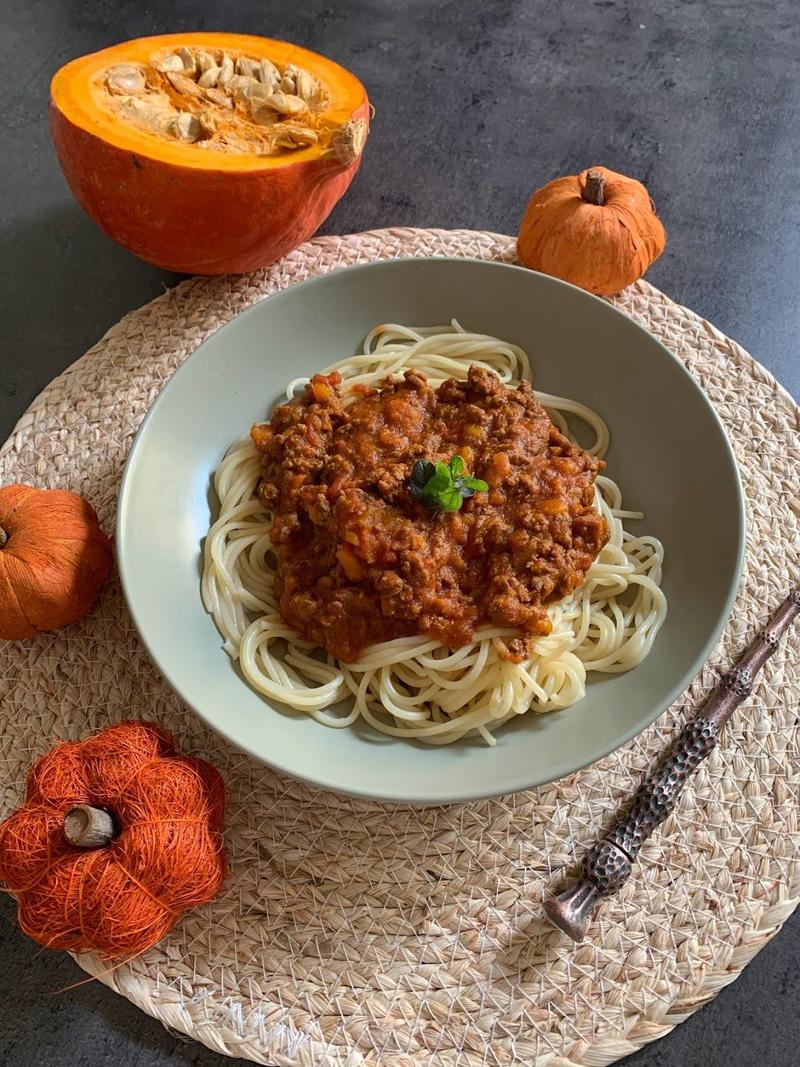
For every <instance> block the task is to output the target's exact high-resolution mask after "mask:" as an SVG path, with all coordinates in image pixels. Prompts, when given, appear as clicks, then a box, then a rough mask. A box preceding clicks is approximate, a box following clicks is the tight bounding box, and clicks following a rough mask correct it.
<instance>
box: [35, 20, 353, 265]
mask: <svg viewBox="0 0 800 1067" xmlns="http://www.w3.org/2000/svg"><path fill="white" fill-rule="evenodd" d="M50 121H51V129H52V134H53V141H54V143H55V147H56V152H57V154H58V158H59V161H60V163H61V166H62V168H63V170H64V174H65V175H66V178H67V181H68V182H69V185H70V188H71V189H72V192H73V193H74V194H75V197H76V199H77V200H78V203H79V204H80V205H81V206H82V207H83V209H84V210H85V211H86V212H87V213H88V214H89V215H90V216H91V217H92V218H93V219H94V220H95V222H97V223H98V225H99V226H101V227H102V229H103V230H105V232H106V233H107V234H109V235H110V236H111V237H113V238H114V239H115V240H116V241H118V242H119V243H120V244H121V245H123V246H124V247H125V248H127V249H129V250H130V251H131V252H134V253H135V254H136V255H137V256H141V257H142V258H143V259H146V260H148V261H149V262H150V263H154V264H155V265H156V266H158V267H163V268H166V269H167V270H173V271H180V272H184V273H190V274H226V273H229V272H232V273H241V272H244V271H250V270H255V269H256V268H258V267H262V266H264V265H265V264H267V263H271V262H273V261H274V260H276V259H278V258H279V257H280V256H282V255H284V254H285V253H287V252H289V251H291V250H292V249H293V248H296V247H297V245H299V244H300V243H301V242H302V241H305V240H306V239H307V238H309V237H310V236H311V235H312V234H313V233H314V232H315V231H316V230H317V229H318V228H319V226H320V225H321V224H322V222H323V221H324V220H325V219H326V218H327V216H328V215H329V213H330V211H331V209H332V208H333V206H334V204H335V203H336V202H337V200H339V198H340V197H341V196H342V194H343V193H344V192H345V190H346V189H347V187H348V186H349V184H350V182H351V181H352V179H353V176H354V174H355V172H356V170H357V169H358V165H359V162H360V159H361V151H362V149H363V146H364V141H365V140H366V136H367V132H368V123H369V102H368V100H367V94H366V91H365V90H364V87H363V85H362V84H361V82H360V81H359V80H358V79H357V78H356V77H355V76H354V75H352V74H350V73H349V72H348V71H346V70H345V69H344V68H342V67H340V66H339V65H338V64H336V63H334V62H333V61H332V60H330V59H326V58H325V57H324V56H321V55H318V54H317V53H315V52H309V51H308V50H306V49H304V48H299V47H298V46H297V45H293V44H288V43H287V42H285V41H275V40H271V39H270V38H267V37H253V36H249V35H244V34H231V33H182V34H169V35H166V36H158V37H142V38H139V39H137V40H134V41H126V42H124V43H123V44H118V45H115V46H113V47H112V48H106V49H104V50H103V51H101V52H95V53H93V54H92V55H88V56H83V57H81V58H80V59H75V60H73V61H72V62H71V63H67V64H66V66H64V67H62V68H61V69H60V70H59V71H58V72H57V73H56V75H55V77H54V78H53V81H52V84H51V101H50Z"/></svg>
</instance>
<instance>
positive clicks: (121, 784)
mask: <svg viewBox="0 0 800 1067" xmlns="http://www.w3.org/2000/svg"><path fill="white" fill-rule="evenodd" d="M224 806H225V789H224V785H223V782H222V778H221V777H220V775H219V773H218V771H216V770H215V769H214V767H212V766H211V765H210V764H209V763H206V762H205V761H203V760H201V759H194V758H192V757H189V756H181V755H178V754H177V753H176V750H175V744H174V741H173V739H172V737H171V736H170V735H169V734H168V733H167V731H166V730H163V729H161V728H160V727H159V726H156V725H155V724H154V723H146V722H123V723H120V724H119V725H118V726H112V727H109V728H108V729H106V730H102V731H100V733H97V734H94V735H93V736H92V737H88V738H86V740H84V741H75V742H64V743H62V744H60V745H57V746H56V747H55V748H54V749H53V750H52V751H51V752H49V753H47V755H45V756H43V757H42V758H41V759H40V760H39V761H38V763H36V765H35V766H34V767H33V769H32V770H31V772H30V774H29V775H28V792H27V798H26V801H25V805H24V806H23V807H21V808H19V809H18V810H17V811H15V812H14V813H13V814H12V815H11V816H10V817H9V818H8V819H6V821H5V822H4V823H2V824H0V881H2V882H4V883H5V884H6V886H7V888H8V889H9V890H10V891H11V892H12V893H13V894H14V895H15V896H16V897H17V900H18V902H19V924H20V927H21V928H22V930H23V931H24V932H25V933H26V934H27V935H28V936H29V937H32V938H33V939H34V940H35V941H37V942H39V944H41V945H45V946H46V947H48V948H60V949H66V950H67V951H69V952H89V951H95V952H99V953H100V954H101V955H103V956H106V957H109V958H115V957H116V958H118V957H121V956H133V955H136V953H138V952H142V951H143V950H144V949H146V948H149V947H150V946H151V945H154V944H155V943H156V942H157V941H159V940H160V939H161V938H162V937H163V936H164V935H165V934H166V933H167V932H168V931H169V930H170V929H171V928H172V926H173V925H174V924H175V922H176V921H177V920H178V918H179V916H180V915H181V913H182V912H183V911H185V910H186V909H188V908H191V907H194V906H195V905H198V904H204V903H206V902H207V901H209V900H212V899H213V898H214V897H215V896H216V895H217V893H218V892H219V890H220V888H221V886H222V883H223V880H224V878H225V873H226V860H225V854H224V851H223V847H222V839H221V836H220V829H221V826H222V818H223V814H224Z"/></svg>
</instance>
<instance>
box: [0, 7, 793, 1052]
mask: <svg viewBox="0 0 800 1067" xmlns="http://www.w3.org/2000/svg"><path fill="white" fill-rule="evenodd" d="M215 28H224V29H230V30H237V31H242V32H250V33H260V34H264V35H268V36H276V37H284V38H287V39H290V40H293V41H296V42H298V43H300V44H303V45H307V46H308V47H310V48H313V49H317V50H319V51H321V52H326V53H328V54H330V55H331V56H333V57H334V58H336V59H338V60H339V61H340V62H342V63H343V64H345V65H346V66H348V67H349V68H351V69H352V70H353V71H354V72H355V73H356V74H358V75H359V76H360V77H361V78H362V80H363V81H364V83H365V84H366V86H367V88H368V91H369V94H370V97H371V99H372V101H373V103H374V105H375V107H376V111H377V113H376V118H375V122H374V127H373V132H372V135H371V138H370V142H369V146H368V149H367V152H366V155H365V158H364V164H363V167H362V169H361V172H360V174H359V175H358V177H357V179H356V181H355V183H354V185H353V187H352V189H351V191H350V193H349V195H348V196H347V197H346V199H345V200H344V201H343V202H342V203H341V204H340V205H339V206H338V207H337V208H336V210H335V211H334V213H333V215H332V216H331V218H330V219H329V220H328V222H327V223H326V225H325V227H324V228H323V231H322V232H324V233H347V232H350V231H356V230H364V229H371V228H374V227H380V226H441V227H474V228H477V229H489V230H496V231H500V232H504V233H513V232H515V231H516V228H517V225H518V222H519V218H520V215H521V213H522V210H523V208H524V205H525V203H526V200H527V197H528V195H529V194H530V192H531V191H532V190H533V189H534V188H535V187H537V186H539V185H541V184H542V183H544V182H545V181H547V180H549V179H550V178H552V177H555V176H557V175H560V174H564V173H571V172H573V171H575V170H578V169H580V168H582V167H585V166H588V165H590V164H592V163H603V164H605V165H607V166H610V167H612V168H615V169H618V170H621V171H624V172H626V173H629V174H632V175H635V176H637V177H638V178H640V179H642V180H643V181H644V182H645V183H646V184H647V185H648V187H649V189H650V191H651V194H652V196H653V197H654V199H655V201H656V203H657V204H658V207H659V210H660V212H661V215H662V218H663V219H664V221H665V223H666V226H667V229H668V232H669V245H668V248H667V251H666V253H665V254H664V256H663V257H662V258H661V260H660V261H659V262H658V263H657V264H656V265H655V267H654V268H653V270H652V271H651V272H650V274H649V278H650V280H651V281H652V282H653V283H654V284H656V285H658V286H659V287H660V288H662V289H664V290H665V291H666V292H667V293H669V294H670V296H672V297H673V298H674V299H676V300H679V301H681V302H682V303H685V304H687V305H688V306H689V307H692V308H694V309H695V310H696V311H698V312H700V313H701V314H702V315H704V316H705V317H706V318H708V319H709V320H711V321H712V322H714V323H715V324H716V325H717V326H718V327H719V328H720V329H721V330H723V331H724V332H725V333H727V334H729V335H730V336H732V337H735V338H736V339H737V340H738V341H739V342H740V343H742V344H743V345H744V346H745V347H746V348H747V349H749V350H750V352H752V353H753V355H754V356H755V357H756V358H757V359H759V360H760V361H761V362H762V363H764V364H765V366H767V367H768V368H769V369H770V370H771V371H772V372H773V373H774V374H775V375H776V376H777V377H778V378H779V379H780V380H781V381H782V382H783V384H784V385H785V386H786V387H787V388H788V389H789V390H790V391H791V392H792V393H794V395H795V396H798V395H800V359H798V355H797V338H798V336H800V300H798V280H797V279H798V271H797V265H798V257H799V254H800V153H798V151H797V143H798V140H800V80H798V77H797V71H798V61H799V60H800V18H799V16H798V10H797V7H796V4H795V0H728V2H726V0H674V2H673V3H670V4H659V5H652V4H650V3H647V2H641V3H636V2H632V0H594V2H588V0H566V2H564V3H560V4H559V3H548V2H546V0H473V2H471V3H460V2H458V0H451V2H447V3H425V2H424V0H406V2H405V3H403V4H400V3H397V2H396V0H367V2H353V3H344V2H341V3H334V0H304V2H303V3H302V4H300V3H294V2H288V0H287V2H284V3H276V2H271V0H229V2H228V3H226V4H219V3H217V4H214V3H211V2H210V0H191V2H188V0H175V2H174V3H170V4H169V5H167V4H162V5H158V4H157V3H156V4H153V3H152V2H150V3H148V2H144V3H142V2H134V0H116V2H115V0H72V2H70V0H27V2H25V3H19V4H15V5H13V6H12V5H11V4H10V3H8V4H5V5H3V9H2V13H0V51H1V52H2V69H3V72H4V78H5V83H6V86H7V92H6V95H5V97H4V104H3V107H2V108H0V131H2V145H3V150H2V154H3V162H2V167H0V188H1V189H2V196H0V271H2V293H1V294H0V301H1V303H0V331H2V346H0V374H1V375H2V379H1V380H2V388H1V389H0V440H2V439H4V438H5V437H6V436H7V435H8V433H9V432H10V430H11V428H12V426H13V424H14V422H15V421H16V419H17V418H18V417H19V415H21V414H22V412H23V411H24V409H25V408H26V406H27V405H28V404H29V402H30V401H31V400H32V398H33V397H34V396H35V394H36V393H37V392H38V391H39V390H40V389H42V387H43V386H45V385H46V384H47V382H49V381H50V380H51V379H52V378H53V377H54V376H55V375H57V374H58V373H59V372H60V371H61V370H63V368H65V367H66V366H67V365H68V364H70V363H72V362H73V361H74V360H75V359H77V358H78V357H79V356H80V355H82V354H83V352H84V351H85V350H86V349H87V348H88V347H89V346H90V345H91V344H92V343H93V342H94V341H96V340H97V339H98V338H99V337H100V336H101V334H102V333H103V332H104V331H105V330H106V329H107V328H108V327H109V326H111V325H112V324H113V323H115V322H116V321H117V320H118V319H119V318H120V317H121V316H122V315H123V314H125V312H127V311H130V310H131V309H133V308H136V307H138V306H139V305H141V304H143V303H145V302H146V301H148V300H150V299H151V298H152V297H154V296H156V295H158V294H159V293H160V292H162V291H163V289H164V287H165V286H169V285H172V284H173V283H174V282H175V281H176V280H177V279H176V278H175V276H172V275H168V274H165V273H162V272H159V271H158V270H156V269H155V268H153V267H150V266H148V265H147V264H146V263H142V262H139V261H138V260H136V259H134V258H133V257H132V256H130V255H128V253H126V252H124V251H123V250H122V249H121V248H118V247H117V246H116V245H115V244H114V243H113V242H111V241H110V240H109V239H108V238H106V237H105V236H104V235H103V234H102V233H101V232H100V231H99V230H97V229H96V228H95V226H94V225H93V224H92V223H91V222H90V221H89V220H88V219H87V218H86V217H85V216H84V215H83V214H82V213H81V211H80V210H79V209H78V207H77V206H76V205H75V203H74V202H73V200H72V198H71V196H70V193H69V190H68V189H67V187H66V185H65V183H64V181H63V179H62V176H61V173H60V171H59V168H58V164H57V163H56V160H55V158H54V155H53V152H52V150H51V147H50V139H49V133H48V129H47V123H46V118H45V113H46V103H47V92H48V82H49V79H50V76H51V75H52V73H53V72H54V71H55V70H56V68H57V67H58V66H60V65H61V64H62V63H64V62H65V61H67V60H68V59H72V58H73V57H75V56H78V55H80V54H82V53H85V52H90V51H94V50H95V49H98V48H102V47H104V46H106V45H108V44H111V43H113V42H115V41H119V40H124V39H125V38H129V37H136V36H140V35H143V34H150V33H156V32H166V31H175V30H181V29H186V30H189V29H215ZM0 699H2V680H1V679H0ZM0 907H1V908H2V920H3V921H2V922H0V970H1V971H2V979H1V980H0V1063H1V1064H9V1065H14V1067H23V1065H27V1064H30V1065H36V1067H50V1065H53V1067H55V1065H59V1067H61V1065H64V1064H66V1065H67V1067H72V1065H76V1067H77V1065H86V1067H95V1065H98V1067H99V1065H105V1064H114V1065H118V1067H134V1065H136V1067H139V1065H150V1064H159V1065H170V1067H186V1065H189V1064H192V1065H198V1067H210V1065H211V1064H223V1063H224V1062H225V1061H224V1060H223V1059H222V1057H219V1056H217V1055H216V1054H215V1053H213V1052H210V1051H208V1050H207V1049H205V1048H202V1047H200V1046H199V1045H196V1044H193V1043H186V1042H184V1041H183V1040H181V1039H180V1038H179V1037H176V1036H172V1035H170V1034H169V1033H167V1031H166V1030H164V1029H162V1027H161V1026H160V1025H159V1024H158V1023H156V1022H154V1021H153V1020H151V1019H150V1018H148V1017H147V1016H145V1015H144V1014H142V1013H141V1012H139V1011H138V1010H137V1009H135V1008H134V1007H133V1006H132V1005H131V1004H129V1003H128V1002H127V1001H124V1000H122V999H121V998H119V997H117V996H115V995H114V994H112V993H111V992H109V991H108V990H106V989H105V988H104V987H102V986H100V985H98V984H96V983H87V984H84V985H81V986H79V987H78V988H76V989H71V990H69V991H67V992H62V991H61V990H62V989H63V987H65V986H68V985H70V984H71V983H73V982H77V981H80V980H81V978H82V977H83V972H81V971H79V970H78V968H77V967H76V966H75V964H73V963H72V961H71V960H70V959H69V957H67V956H65V955H63V954H56V953H46V952H39V951H38V950H37V948H36V946H34V945H33V944H32V943H31V942H30V941H27V940H26V939H25V938H24V937H23V936H22V935H21V934H20V933H18V932H17V931H16V929H15V928H14V926H13V915H14V911H13V907H12V902H11V901H10V900H8V899H3V900H2V902H1V903H0ZM798 960H800V913H798V914H797V915H795V917H794V918H793V919H791V920H790V921H789V922H788V923H787V925H786V927H785V928H784V930H783V931H782V932H781V934H780V935H779V936H778V937H777V938H776V939H775V940H774V941H773V942H772V943H771V944H770V945H769V946H768V947H767V948H765V949H764V951H763V952H762V953H761V954H760V955H759V956H758V957H757V958H756V959H755V961H754V962H753V963H751V964H750V966H749V967H748V968H747V970H746V971H745V972H744V974H743V975H742V977H741V978H740V979H739V980H738V981H737V982H736V983H735V985H733V986H732V987H730V988H728V989H726V990H725V991H723V992H722V993H721V994H720V995H719V996H718V997H717V998H716V1000H714V1001H713V1002H712V1003H711V1004H710V1005H709V1006H708V1007H706V1008H705V1009H704V1010H703V1011H702V1012H701V1013H700V1014H698V1015H695V1016H694V1017H693V1018H691V1019H690V1020H689V1021H688V1022H686V1023H684V1024H683V1025H682V1026H681V1027H680V1028H679V1029H678V1030H677V1031H675V1032H674V1033H673V1034H672V1035H671V1036H669V1037H667V1038H665V1039H664V1040H663V1041H660V1042H658V1043H657V1044H656V1045H653V1046H650V1047H649V1048H645V1049H643V1050H642V1051H640V1052H639V1053H637V1054H636V1055H634V1056H633V1057H631V1058H630V1059H629V1060H628V1061H627V1062H628V1063H630V1064H631V1065H633V1064H636V1065H638V1067H645V1065H647V1067H672V1065H673V1064H674V1065H679V1064H680V1065H687V1067H691V1065H695V1064H697V1065H700V1064H723V1063H724V1064H729V1065H731V1067H750V1065H754V1064H758V1065H759V1067H790V1065H793V1064H797V1063H798V1062H800V1051H799V1050H800V1014H798V1011H797V1006H798V997H799V996H800V965H799V964H798ZM487 1062H489V1063H490V1062H491V1057H490V1056H489V1058H488V1059H487ZM432 1067H435V1065H432Z"/></svg>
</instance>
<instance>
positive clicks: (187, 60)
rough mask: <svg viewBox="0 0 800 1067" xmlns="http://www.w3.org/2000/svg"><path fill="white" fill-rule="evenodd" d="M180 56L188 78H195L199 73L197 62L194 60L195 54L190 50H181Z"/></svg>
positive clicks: (179, 51) (179, 50)
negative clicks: (197, 72)
mask: <svg viewBox="0 0 800 1067" xmlns="http://www.w3.org/2000/svg"><path fill="white" fill-rule="evenodd" d="M178 56H179V57H180V61H181V63H182V64H183V72H184V74H185V75H186V76H187V77H188V78H193V77H194V75H195V73H196V71H197V62H196V60H195V58H194V54H193V53H192V52H190V51H189V49H188V48H186V47H184V48H179V49H178Z"/></svg>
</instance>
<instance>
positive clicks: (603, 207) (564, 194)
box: [517, 167, 667, 296]
mask: <svg viewBox="0 0 800 1067" xmlns="http://www.w3.org/2000/svg"><path fill="white" fill-rule="evenodd" d="M666 242H667V235H666V233H665V231H664V227H663V226H662V225H661V221H660V220H659V218H658V216H657V215H656V213H655V208H654V206H653V202H652V200H651V199H650V196H649V194H648V192H647V189H645V187H644V186H643V185H642V183H641V182H637V181H636V180H635V179H634V178H626V177H625V175H624V174H617V173H616V172H615V171H613V170H608V169H607V168H606V167H591V168H590V169H589V170H584V171H581V173H580V174H571V175H570V176H569V177H566V178H557V179H556V180H555V181H552V182H550V183H549V184H547V185H545V186H544V187H543V188H541V189H539V190H537V192H535V193H534V194H533V196H532V197H531V199H530V202H529V204H528V207H527V208H526V210H525V215H524V217H523V219H522V225H521V226H520V228H519V235H518V237H517V251H518V254H519V258H520V260H521V261H522V263H524V264H525V266H526V267H530V268H531V269H532V270H539V271H542V272H543V273H544V274H552V275H553V276H554V277H556V278H563V279H564V281H567V282H572V284H573V285H579V286H580V287H581V288H582V289H588V291H589V292H590V293H597V294H598V295H599V296H611V295H612V294H614V293H618V292H620V290H621V289H624V288H625V286H626V285H630V284H631V283H632V282H635V281H636V280H637V279H638V278H641V276H642V275H643V274H644V272H645V271H646V270H647V268H648V267H649V266H650V264H651V263H652V262H653V261H654V260H656V259H658V257H659V256H660V255H661V253H662V252H663V251H664V246H665V245H666Z"/></svg>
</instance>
